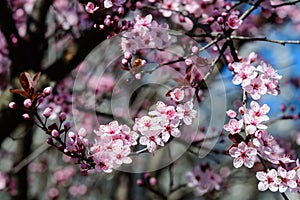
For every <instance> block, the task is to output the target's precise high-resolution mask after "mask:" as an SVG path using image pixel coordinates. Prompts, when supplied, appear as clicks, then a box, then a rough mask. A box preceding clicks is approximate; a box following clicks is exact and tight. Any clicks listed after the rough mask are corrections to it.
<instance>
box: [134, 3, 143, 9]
mask: <svg viewBox="0 0 300 200" xmlns="http://www.w3.org/2000/svg"><path fill="white" fill-rule="evenodd" d="M135 6H136V8H137V9H141V8H142V7H143V4H142V2H140V1H137V2H136V3H135Z"/></svg>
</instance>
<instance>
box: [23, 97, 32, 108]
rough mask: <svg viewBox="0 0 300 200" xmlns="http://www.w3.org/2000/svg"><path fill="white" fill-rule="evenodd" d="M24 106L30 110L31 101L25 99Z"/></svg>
mask: <svg viewBox="0 0 300 200" xmlns="http://www.w3.org/2000/svg"><path fill="white" fill-rule="evenodd" d="M24 106H25V107H26V108H30V107H31V106H32V101H31V100H30V99H25V101H24Z"/></svg>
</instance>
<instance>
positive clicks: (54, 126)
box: [48, 123, 58, 130]
mask: <svg viewBox="0 0 300 200" xmlns="http://www.w3.org/2000/svg"><path fill="white" fill-rule="evenodd" d="M48 129H49V130H54V129H56V130H58V126H57V124H56V123H53V124H51V125H50V126H48Z"/></svg>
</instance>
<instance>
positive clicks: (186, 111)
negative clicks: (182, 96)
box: [176, 101, 197, 125]
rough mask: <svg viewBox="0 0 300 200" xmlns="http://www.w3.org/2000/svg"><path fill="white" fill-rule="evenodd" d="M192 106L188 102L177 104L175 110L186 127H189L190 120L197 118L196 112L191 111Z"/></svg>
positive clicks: (190, 102)
mask: <svg viewBox="0 0 300 200" xmlns="http://www.w3.org/2000/svg"><path fill="white" fill-rule="evenodd" d="M193 106H194V104H193V102H192V101H188V102H186V103H184V104H179V105H178V106H177V107H176V110H177V112H178V113H179V118H180V119H182V120H183V122H184V123H185V124H186V125H191V124H192V120H193V119H194V118H196V116H197V112H196V110H194V109H193Z"/></svg>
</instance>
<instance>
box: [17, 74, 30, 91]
mask: <svg viewBox="0 0 300 200" xmlns="http://www.w3.org/2000/svg"><path fill="white" fill-rule="evenodd" d="M19 81H20V84H21V86H22V88H23V89H24V90H25V91H27V92H29V90H30V88H31V87H32V83H33V81H32V78H31V76H30V74H29V73H27V72H22V73H21V74H20V78H19Z"/></svg>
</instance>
